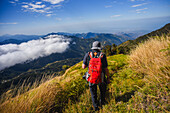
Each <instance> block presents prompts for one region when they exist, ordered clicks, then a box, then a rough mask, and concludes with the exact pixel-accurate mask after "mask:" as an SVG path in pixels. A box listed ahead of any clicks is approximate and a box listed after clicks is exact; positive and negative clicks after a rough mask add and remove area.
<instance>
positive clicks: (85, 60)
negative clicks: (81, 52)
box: [82, 53, 89, 69]
mask: <svg viewBox="0 0 170 113" xmlns="http://www.w3.org/2000/svg"><path fill="white" fill-rule="evenodd" d="M88 55H89V54H88V53H87V54H86V55H85V56H84V59H83V64H82V68H83V69H85V68H86V67H87V65H88V64H87V62H88V60H87V59H88Z"/></svg>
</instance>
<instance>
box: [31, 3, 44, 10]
mask: <svg viewBox="0 0 170 113" xmlns="http://www.w3.org/2000/svg"><path fill="white" fill-rule="evenodd" d="M29 6H31V7H32V8H33V9H37V8H44V7H45V5H38V4H32V3H30V4H29Z"/></svg>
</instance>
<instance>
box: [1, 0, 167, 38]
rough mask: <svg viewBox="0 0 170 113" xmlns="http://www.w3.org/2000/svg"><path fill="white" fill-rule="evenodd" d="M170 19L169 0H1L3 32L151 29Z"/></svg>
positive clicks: (31, 32)
mask: <svg viewBox="0 0 170 113" xmlns="http://www.w3.org/2000/svg"><path fill="white" fill-rule="evenodd" d="M169 22H170V1H169V0H0V35H4V34H36V35H37V34H41V35H42V34H47V33H50V32H74V33H77V32H103V33H116V32H132V31H136V30H149V31H152V30H155V29H158V28H160V27H162V26H163V25H165V24H167V23H169Z"/></svg>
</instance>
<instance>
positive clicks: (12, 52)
mask: <svg viewBox="0 0 170 113" xmlns="http://www.w3.org/2000/svg"><path fill="white" fill-rule="evenodd" d="M70 41H71V39H68V38H65V37H63V36H59V35H50V36H48V37H45V38H44V39H39V40H32V41H28V42H24V43H21V44H19V45H17V44H7V45H1V46H0V70H2V69H4V68H6V67H10V66H13V65H15V64H19V63H24V62H26V61H31V60H35V59H37V58H39V57H44V56H48V55H50V54H52V53H63V52H64V51H66V49H67V48H68V47H69V44H70Z"/></svg>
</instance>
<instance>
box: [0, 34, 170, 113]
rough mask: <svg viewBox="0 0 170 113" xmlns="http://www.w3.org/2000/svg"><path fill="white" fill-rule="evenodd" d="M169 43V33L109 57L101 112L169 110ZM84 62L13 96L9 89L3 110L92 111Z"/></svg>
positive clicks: (2, 106)
mask: <svg viewBox="0 0 170 113" xmlns="http://www.w3.org/2000/svg"><path fill="white" fill-rule="evenodd" d="M169 44H170V37H166V38H165V37H161V38H159V39H152V40H149V41H147V42H145V43H144V44H141V45H139V46H138V47H137V48H136V49H135V50H134V51H132V53H131V54H130V55H122V54H119V55H114V56H110V57H108V64H109V67H108V68H109V71H110V76H111V83H110V84H109V85H108V87H107V96H106V100H107V102H108V103H107V104H106V105H104V106H103V108H102V109H100V111H99V112H101V113H110V112H112V113H115V112H170V108H169V104H168V102H169V85H168V84H169V82H168V81H169V76H170V75H169V73H170V67H169V65H168V64H169V55H170V54H169V53H170V52H169V48H170V45H169ZM81 64H82V62H79V63H77V64H76V65H74V66H72V67H71V68H69V69H67V70H66V72H65V74H64V75H63V76H60V77H55V78H53V79H51V80H49V81H47V82H44V83H42V84H41V85H40V86H39V87H37V88H35V89H32V90H30V91H28V92H26V93H24V94H20V93H18V95H17V96H16V97H14V98H11V95H12V92H10V90H9V91H8V92H7V93H6V96H4V97H3V99H6V100H5V102H3V103H1V105H0V112H3V113H8V112H11V113H19V112H22V113H26V112H31V113H35V112H36V113H38V112H64V113H67V112H68V113H76V112H80V113H89V112H93V109H92V101H91V97H90V91H89V88H88V84H87V82H86V81H85V80H84V79H82V76H83V75H84V73H85V72H86V71H87V69H86V70H83V69H82V68H81ZM3 101H4V100H3Z"/></svg>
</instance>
